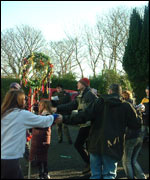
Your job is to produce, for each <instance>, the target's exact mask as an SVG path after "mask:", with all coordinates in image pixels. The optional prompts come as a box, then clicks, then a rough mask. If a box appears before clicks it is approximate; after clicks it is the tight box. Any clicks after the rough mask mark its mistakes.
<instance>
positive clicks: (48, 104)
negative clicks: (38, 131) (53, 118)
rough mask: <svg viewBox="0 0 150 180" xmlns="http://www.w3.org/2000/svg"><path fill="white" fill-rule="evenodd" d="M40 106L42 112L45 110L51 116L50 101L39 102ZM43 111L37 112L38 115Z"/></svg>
mask: <svg viewBox="0 0 150 180" xmlns="http://www.w3.org/2000/svg"><path fill="white" fill-rule="evenodd" d="M39 103H40V104H42V105H43V110H44V109H46V111H47V112H49V113H50V114H52V109H51V108H52V104H51V101H49V100H47V99H42V100H40V102H39ZM43 110H41V111H39V114H41V113H42V112H43Z"/></svg>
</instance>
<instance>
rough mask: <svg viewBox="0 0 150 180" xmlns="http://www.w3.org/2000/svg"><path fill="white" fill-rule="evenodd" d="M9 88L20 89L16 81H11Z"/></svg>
mask: <svg viewBox="0 0 150 180" xmlns="http://www.w3.org/2000/svg"><path fill="white" fill-rule="evenodd" d="M10 88H14V89H21V86H20V85H19V84H18V83H16V82H13V83H11V84H10Z"/></svg>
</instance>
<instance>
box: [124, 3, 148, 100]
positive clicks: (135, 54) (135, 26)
mask: <svg viewBox="0 0 150 180" xmlns="http://www.w3.org/2000/svg"><path fill="white" fill-rule="evenodd" d="M123 68H124V70H125V71H126V73H127V74H128V78H129V80H130V82H131V85H132V88H133V90H134V93H135V96H136V102H137V103H140V101H141V99H142V98H143V97H144V96H145V87H146V86H147V84H148V83H149V77H148V74H149V5H148V7H145V14H144V19H142V18H141V17H140V15H139V13H138V12H137V10H136V9H133V12H132V14H131V17H130V27H129V38H128V41H127V45H126V48H125V53H124V57H123Z"/></svg>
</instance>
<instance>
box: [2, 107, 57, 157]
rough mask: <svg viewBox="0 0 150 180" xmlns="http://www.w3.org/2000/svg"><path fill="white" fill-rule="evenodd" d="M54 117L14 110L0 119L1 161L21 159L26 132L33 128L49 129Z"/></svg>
mask: <svg viewBox="0 0 150 180" xmlns="http://www.w3.org/2000/svg"><path fill="white" fill-rule="evenodd" d="M53 121H54V116H53V115H48V116H41V115H35V114H33V113H31V112H30V111H27V110H20V109H17V108H15V109H14V110H13V111H12V112H10V113H9V114H7V115H6V116H4V117H3V118H2V119H1V159H18V158H21V157H23V154H24V152H25V144H26V130H27V129H30V128H33V127H41V128H45V127H49V126H51V125H52V124H53Z"/></svg>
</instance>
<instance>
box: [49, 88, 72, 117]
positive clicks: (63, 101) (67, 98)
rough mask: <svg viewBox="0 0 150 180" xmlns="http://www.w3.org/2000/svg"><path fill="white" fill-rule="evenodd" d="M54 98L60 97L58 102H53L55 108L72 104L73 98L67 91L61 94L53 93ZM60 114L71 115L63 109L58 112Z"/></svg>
mask: <svg viewBox="0 0 150 180" xmlns="http://www.w3.org/2000/svg"><path fill="white" fill-rule="evenodd" d="M52 96H58V98H59V100H57V101H53V100H52V104H53V106H55V107H58V106H59V105H61V104H67V103H70V102H71V96H70V94H69V93H68V92H66V91H64V90H63V91H62V92H60V93H58V92H54V93H53V95H52ZM58 113H60V114H63V115H64V114H71V111H69V112H67V113H66V112H65V111H64V110H63V109H62V110H58Z"/></svg>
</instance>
